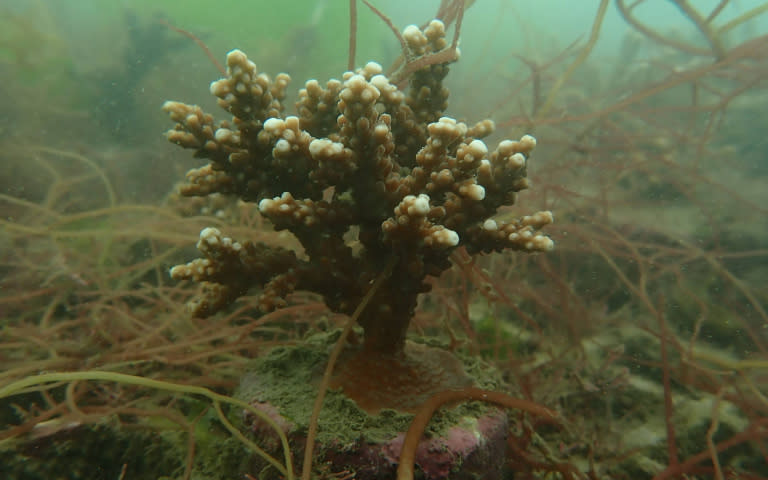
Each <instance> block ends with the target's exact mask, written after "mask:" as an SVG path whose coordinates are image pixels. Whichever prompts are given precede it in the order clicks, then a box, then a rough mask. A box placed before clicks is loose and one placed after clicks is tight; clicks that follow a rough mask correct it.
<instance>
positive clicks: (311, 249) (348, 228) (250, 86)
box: [164, 20, 553, 353]
mask: <svg viewBox="0 0 768 480" xmlns="http://www.w3.org/2000/svg"><path fill="white" fill-rule="evenodd" d="M444 35H445V28H444V27H443V26H442V23H441V22H439V21H437V20H436V21H433V22H431V23H430V24H429V25H428V26H427V27H426V28H425V30H424V31H421V30H419V29H418V28H417V27H415V26H410V27H407V28H406V29H405V31H404V34H403V37H404V38H405V40H406V43H407V45H408V48H409V49H410V50H411V55H412V56H413V57H414V58H418V57H420V56H423V55H426V54H428V53H433V52H436V51H439V50H440V49H444V48H446V42H445V39H444ZM447 73H448V64H437V65H427V66H425V67H424V68H423V69H421V70H419V71H417V72H415V73H414V74H413V75H412V76H411V78H410V88H409V92H408V93H407V94H405V93H404V92H401V91H400V90H399V89H398V88H397V86H395V85H393V84H392V83H391V82H390V80H389V79H388V78H387V77H386V76H385V75H383V74H382V68H381V67H380V66H379V65H378V64H376V63H369V64H367V65H366V66H365V67H363V68H362V69H360V70H358V71H357V72H346V73H345V74H344V75H343V76H342V79H341V80H330V81H329V82H327V83H326V84H325V86H322V85H321V84H320V83H319V82H318V81H317V80H309V81H308V82H307V83H306V84H305V87H304V88H303V89H301V91H300V92H299V100H298V102H297V112H298V115H297V116H283V114H282V112H283V110H284V105H283V103H282V102H283V99H284V98H285V89H286V85H287V83H288V81H289V77H288V76H287V75H285V74H280V75H278V76H277V77H276V78H275V79H274V80H272V79H270V78H269V77H268V76H266V75H265V74H263V73H258V72H257V70H256V66H255V64H254V63H253V62H251V61H250V60H248V58H247V57H246V56H245V54H244V53H243V52H241V51H239V50H234V51H232V52H230V53H229V54H228V56H227V77H226V78H224V79H221V80H218V81H216V82H213V83H212V84H211V92H212V93H213V94H214V95H216V96H217V97H218V98H219V105H220V106H222V107H223V108H224V109H225V110H227V111H228V112H229V113H231V114H232V115H233V117H232V119H231V120H229V121H221V122H219V123H218V124H215V123H214V120H213V118H212V117H211V116H210V115H207V114H204V113H203V112H202V111H201V110H200V108H199V107H196V106H189V105H185V104H182V103H178V102H167V103H166V104H165V106H164V109H165V110H166V111H167V112H168V113H169V114H170V116H171V118H172V119H173V120H174V121H176V122H177V123H176V126H175V127H174V129H172V130H171V131H170V132H168V139H169V140H170V141H172V142H174V143H176V144H178V145H180V146H182V147H185V148H190V149H194V150H195V151H196V156H198V157H203V158H206V159H208V160H209V161H210V163H209V165H206V166H204V167H202V168H199V169H195V170H192V171H191V172H190V173H189V174H188V176H187V180H188V185H187V186H186V187H184V188H183V189H182V193H184V194H185V195H209V194H212V193H228V194H235V195H236V196H238V197H239V198H240V199H242V200H244V201H249V202H258V206H259V210H260V212H261V214H262V215H264V216H265V217H267V218H268V219H269V220H270V221H271V222H272V224H273V225H274V226H275V228H276V229H278V230H283V229H285V230H289V231H290V232H291V233H293V234H294V235H295V236H296V237H297V239H298V240H299V241H300V242H301V244H302V245H303V247H304V249H305V253H306V257H305V258H299V257H297V256H295V255H294V254H293V253H292V252H289V251H288V250H285V249H281V248H275V247H269V246H266V245H263V244H254V243H248V242H242V243H240V242H237V241H235V240H232V239H229V238H227V237H225V236H223V235H222V234H221V232H219V231H218V230H216V229H210V228H209V229H205V230H203V231H202V232H201V235H200V242H199V243H198V248H199V249H200V251H201V253H202V254H203V255H204V258H202V259H197V260H194V261H192V262H190V263H189V264H187V265H180V266H177V267H174V268H173V269H172V270H171V275H172V276H173V278H176V279H193V280H195V281H198V282H201V283H203V285H204V289H203V293H202V295H201V296H200V299H199V300H198V301H197V302H196V303H194V304H193V305H192V306H191V307H192V311H193V313H195V314H196V315H203V316H205V315H210V314H212V313H215V312H216V311H217V310H220V309H221V308H223V307H225V306H226V305H228V304H230V303H231V302H232V301H234V300H235V299H236V298H237V297H239V296H241V295H243V294H244V293H245V292H246V291H248V290H249V289H250V288H252V287H260V288H261V291H262V294H261V298H260V301H259V306H260V307H261V308H262V309H264V310H270V309H273V308H279V307H280V306H282V305H284V304H285V297H286V296H287V295H288V294H290V293H291V292H292V291H294V290H296V289H300V290H309V291H313V292H316V293H318V294H320V295H322V296H323V298H324V299H325V302H326V304H327V305H328V307H329V308H331V309H332V310H334V311H336V312H341V313H346V314H350V313H352V311H353V310H354V308H355V307H356V306H357V305H358V303H359V302H360V301H361V299H362V298H363V296H364V295H365V293H366V292H367V290H368V289H369V287H370V285H371V283H372V282H373V280H374V279H375V278H376V277H377V276H378V275H379V273H380V272H381V271H382V269H383V268H384V266H385V265H386V264H387V263H388V262H389V261H390V259H391V258H393V256H394V258H395V259H396V261H395V262H394V265H395V266H394V268H393V270H392V273H391V275H390V276H389V278H388V279H387V280H386V281H385V282H384V283H383V285H382V286H381V288H380V289H379V290H378V291H377V292H376V293H375V295H374V297H373V298H372V300H371V302H370V303H369V305H368V307H367V309H366V311H365V312H364V313H363V315H362V316H361V318H360V324H361V325H362V327H363V329H364V334H365V347H366V348H367V349H373V350H375V351H378V352H382V353H396V352H401V351H402V350H403V348H404V345H405V334H406V330H407V327H408V324H409V322H410V319H411V317H412V315H413V311H414V308H415V306H416V299H417V296H418V294H419V293H422V292H425V291H427V290H428V289H429V286H428V284H427V283H426V282H425V279H426V277H427V276H428V275H434V276H436V275H439V274H440V273H441V272H443V271H444V270H446V269H447V268H449V267H450V265H451V263H450V261H449V255H450V253H451V251H452V250H453V249H454V248H456V247H459V246H464V247H465V248H466V249H467V251H468V252H469V253H479V252H491V251H500V250H503V249H515V250H523V251H546V250H549V249H551V248H552V246H553V244H552V241H551V240H550V239H549V238H548V237H547V236H545V235H543V234H541V233H540V232H539V229H540V228H542V227H543V226H545V225H547V224H548V223H551V222H552V214H551V213H550V212H539V213H536V214H534V215H530V216H525V217H523V218H520V219H517V220H514V221H507V222H502V221H500V220H494V219H493V218H492V217H493V216H494V215H495V214H496V212H497V210H498V209H499V208H500V207H502V206H505V205H511V204H512V203H514V201H515V193H516V192H518V191H520V190H522V189H525V188H527V187H528V181H527V179H526V171H527V161H528V157H529V155H530V153H531V151H532V150H533V148H534V147H535V140H534V139H533V137H530V136H528V135H526V136H524V137H523V138H522V139H520V140H518V141H512V140H505V141H502V142H501V143H499V145H498V146H497V147H496V148H495V149H494V150H493V151H489V149H488V147H487V146H486V144H485V143H484V142H483V141H482V140H480V138H482V137H485V136H487V135H488V134H490V133H491V132H492V131H493V122H491V121H490V120H484V121H482V122H479V123H478V124H476V125H474V126H472V127H468V126H467V125H465V124H464V123H461V122H458V121H456V120H454V119H452V118H449V117H446V116H444V114H443V111H444V110H445V108H446V107H447V99H448V90H447V89H446V88H445V87H444V86H443V84H442V80H443V78H444V77H445V75H446V74H447ZM352 242H354V243H355V244H356V245H358V246H359V247H358V248H355V249H353V248H352Z"/></svg>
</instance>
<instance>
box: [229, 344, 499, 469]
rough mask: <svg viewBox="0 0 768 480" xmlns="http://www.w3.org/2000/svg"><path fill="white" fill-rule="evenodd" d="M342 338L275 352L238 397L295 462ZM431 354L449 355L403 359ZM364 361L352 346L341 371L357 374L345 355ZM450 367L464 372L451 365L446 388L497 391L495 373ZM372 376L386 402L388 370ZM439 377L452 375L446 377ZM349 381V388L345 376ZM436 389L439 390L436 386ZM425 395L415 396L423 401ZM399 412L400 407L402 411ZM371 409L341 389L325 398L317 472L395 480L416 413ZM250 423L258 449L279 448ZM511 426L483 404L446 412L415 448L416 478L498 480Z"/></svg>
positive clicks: (421, 349)
mask: <svg viewBox="0 0 768 480" xmlns="http://www.w3.org/2000/svg"><path fill="white" fill-rule="evenodd" d="M337 337H338V332H333V333H330V334H324V335H316V336H313V337H312V338H310V339H309V340H308V341H306V342H303V343H302V344H300V345H295V346H282V347H278V348H276V349H274V350H273V351H272V352H270V353H269V354H268V355H265V356H264V357H262V358H260V359H258V360H256V361H255V363H254V368H253V370H252V371H251V372H250V373H248V374H247V375H246V376H245V377H244V378H243V381H242V383H241V387H240V392H239V393H238V397H239V398H240V399H241V400H244V401H247V402H249V403H251V404H252V405H254V406H256V407H257V408H260V409H262V410H263V411H265V412H266V413H268V414H269V415H270V416H271V417H272V418H273V419H274V420H276V422H277V423H278V424H279V425H280V426H281V428H283V430H284V431H285V433H286V434H287V435H288V438H289V440H290V443H291V444H292V448H293V455H294V459H301V458H302V456H303V448H304V444H305V436H306V432H307V429H308V425H309V421H310V416H311V412H312V408H313V404H314V401H315V397H316V395H317V389H318V385H319V381H320V378H321V376H322V373H323V370H324V368H325V365H326V362H327V361H328V355H329V351H330V349H331V348H332V346H333V343H334V342H335V340H336V338H337ZM430 350H433V351H434V354H435V356H436V357H437V358H441V359H443V360H445V359H446V358H447V357H446V356H450V354H449V353H448V352H446V351H445V350H442V349H439V348H436V347H428V346H424V345H416V344H411V345H409V346H408V347H407V348H406V352H408V351H413V352H417V353H416V355H415V356H416V357H418V358H420V359H422V358H424V357H425V355H427V353H425V352H429V351H430ZM360 355H361V354H360V352H359V351H357V350H356V349H355V347H350V348H349V350H348V352H347V353H346V354H345V355H342V359H341V369H342V371H346V374H347V375H348V374H349V372H350V371H353V370H350V369H346V370H345V369H344V358H345V356H346V357H347V358H348V359H349V361H359V360H360ZM451 361H455V362H456V363H457V365H459V368H456V367H455V366H451V367H450V368H449V369H448V370H449V371H450V372H452V373H453V374H455V375H456V378H453V379H446V382H447V383H448V385H449V386H451V387H458V386H460V385H464V386H466V385H468V384H474V385H477V386H480V387H483V388H490V389H498V388H499V385H500V381H499V376H498V374H497V373H496V372H495V370H494V369H492V368H489V367H488V366H483V365H480V364H479V363H477V361H476V360H473V361H461V360H460V359H459V358H458V357H451ZM412 362H413V360H403V361H401V362H400V363H401V365H400V367H402V366H403V365H409V366H412V367H414V371H416V372H419V373H420V374H426V372H425V371H423V370H419V367H418V366H416V365H413V364H412ZM375 363H381V361H377V362H375ZM372 364H373V363H371V364H368V366H370V365H372ZM395 368H399V367H395ZM367 373H368V375H367V376H368V378H366V379H365V381H364V382H363V381H362V380H361V382H362V383H364V384H365V385H366V388H367V389H371V388H376V387H375V385H376V384H377V382H372V381H370V380H371V378H373V379H374V380H375V379H380V380H381V381H380V382H378V383H379V384H380V385H382V392H381V393H382V396H383V397H386V396H387V393H388V392H387V390H391V388H392V385H390V383H391V382H389V381H388V379H387V378H386V371H368V372H367ZM436 373H438V374H439V372H436ZM442 375H444V376H447V374H446V373H445V372H443V373H442ZM438 376H439V375H438ZM345 382H349V377H348V376H347V378H345ZM425 383H429V382H428V381H427V382H425ZM435 388H436V389H440V388H442V387H441V386H439V385H437V386H435ZM442 389H444V388H442ZM356 393H357V392H356ZM423 393H424V392H423V391H419V392H418V394H419V395H423ZM398 394H399V395H408V393H407V391H403V390H402V389H400V390H398ZM373 397H375V392H371V391H368V395H367V396H366V397H365V399H366V403H367V406H370V403H369V401H370V399H371V398H373ZM396 407H398V408H400V405H399V404H398V405H396ZM367 410H368V411H366V410H364V409H363V408H361V407H360V406H358V404H357V403H356V402H355V401H353V400H351V399H350V398H348V397H347V396H346V395H345V394H344V392H343V391H342V390H341V389H332V390H330V391H329V392H328V394H327V396H326V398H325V401H324V403H323V409H322V411H321V413H320V417H319V432H318V437H317V444H316V449H315V465H316V466H322V468H323V469H327V471H329V472H342V471H347V472H354V473H355V475H356V476H355V478H356V479H379V478H394V473H395V469H396V467H397V461H398V458H399V455H400V449H401V446H402V442H403V438H404V432H405V431H406V430H407V429H408V426H409V425H410V422H411V420H412V419H413V414H412V413H410V412H408V411H406V412H403V411H402V410H396V409H394V408H387V407H386V406H383V405H377V406H376V408H375V409H374V411H371V409H370V408H367ZM246 422H247V423H250V425H251V430H252V432H253V434H254V435H255V437H256V438H255V440H256V442H257V443H258V444H259V445H262V446H265V447H268V448H269V447H274V448H277V446H278V442H277V438H276V435H275V433H274V432H273V431H271V430H270V429H269V428H268V427H266V426H265V425H264V424H263V423H261V422H258V421H256V420H255V419H253V418H248V419H247V421H246ZM508 426H509V425H508V417H507V415H506V414H505V413H504V412H502V411H500V410H498V409H496V408H493V407H489V406H487V405H484V404H480V403H467V404H461V405H458V406H455V407H453V408H444V409H441V410H440V411H438V412H437V413H436V414H435V416H434V418H433V419H432V421H431V422H430V424H429V427H428V428H427V431H426V433H425V436H424V438H423V439H422V442H421V443H420V445H419V447H418V449H417V454H416V465H417V471H419V472H420V473H421V474H422V475H423V476H424V477H426V478H431V479H440V478H488V479H493V478H500V476H501V471H502V468H503V463H504V458H505V456H504V451H505V448H506V447H505V439H506V435H507V432H508ZM261 467H262V465H261V464H260V463H259V460H258V459H254V465H253V467H252V468H253V472H258V471H259V469H260V468H261ZM253 472H251V473H253Z"/></svg>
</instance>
